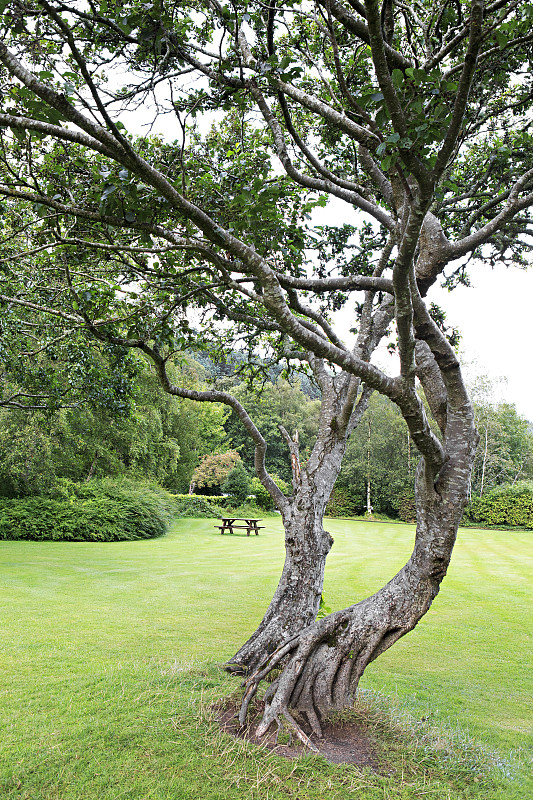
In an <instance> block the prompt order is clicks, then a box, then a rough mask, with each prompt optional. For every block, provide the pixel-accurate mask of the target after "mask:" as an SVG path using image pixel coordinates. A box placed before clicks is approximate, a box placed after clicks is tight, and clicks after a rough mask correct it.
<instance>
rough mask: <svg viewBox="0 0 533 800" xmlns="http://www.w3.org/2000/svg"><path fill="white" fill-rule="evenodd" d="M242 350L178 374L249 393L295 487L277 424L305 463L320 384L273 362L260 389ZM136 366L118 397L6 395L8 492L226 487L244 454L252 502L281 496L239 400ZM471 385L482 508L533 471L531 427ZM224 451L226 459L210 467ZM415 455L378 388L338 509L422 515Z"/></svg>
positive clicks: (474, 493)
mask: <svg viewBox="0 0 533 800" xmlns="http://www.w3.org/2000/svg"><path fill="white" fill-rule="evenodd" d="M242 361H243V359H242V356H241V357H240V358H237V359H236V360H234V361H233V363H232V362H231V361H229V363H228V362H226V363H224V364H217V363H215V362H213V361H212V360H210V359H209V358H208V357H206V355H205V354H202V353H189V354H187V355H185V356H184V358H183V363H182V365H181V367H180V368H179V369H180V372H181V375H180V379H181V380H182V381H183V382H184V383H186V385H188V387H189V388H202V387H204V388H207V387H208V386H209V385H210V384H211V383H213V381H217V382H218V383H219V384H220V385H222V386H224V388H226V389H228V390H231V392H232V393H233V394H234V395H235V396H236V397H238V398H239V399H240V400H241V402H242V403H243V404H244V405H245V406H246V408H247V409H249V411H250V413H251V414H252V416H253V418H254V420H255V421H256V423H257V425H258V426H259V428H260V429H261V430H262V432H263V434H264V435H265V437H266V439H267V440H268V443H269V446H268V451H267V456H266V463H267V466H268V469H269V471H270V472H271V473H273V474H274V475H276V476H277V477H278V478H279V479H280V480H281V481H283V482H284V484H285V486H286V487H287V488H288V486H289V485H290V481H291V465H290V454H289V450H288V448H287V444H286V442H285V440H284V438H283V435H282V434H281V432H280V430H279V426H280V425H282V426H283V427H284V428H285V429H286V430H288V431H290V432H295V431H298V436H299V442H300V453H301V459H302V462H303V463H305V461H306V459H307V458H308V456H309V452H310V450H311V447H312V443H313V441H314V438H315V437H316V434H317V430H318V421H319V410H320V401H319V397H320V388H319V387H318V386H317V385H316V383H315V382H313V381H312V380H310V379H309V377H308V376H307V375H305V374H302V375H301V376H296V377H295V378H293V379H292V380H291V381H289V380H287V378H284V377H283V376H282V375H281V370H280V369H279V368H278V369H270V370H266V372H265V376H264V378H263V382H262V383H261V385H260V388H259V389H258V388H255V387H252V386H251V385H250V383H249V381H246V379H245V378H243V377H240V376H239V364H242ZM41 368H43V369H44V366H43V365H41ZM134 372H135V383H134V384H133V383H132V384H131V385H130V386H129V387H128V391H127V393H126V392H125V394H124V395H123V400H124V402H123V406H122V407H120V408H117V406H116V404H110V402H109V397H107V396H104V398H105V399H104V401H102V400H101V398H100V399H98V400H95V399H93V400H92V402H91V401H88V400H87V399H86V398H83V400H81V399H79V400H78V401H77V402H75V403H73V404H72V405H71V407H66V408H58V409H55V410H54V409H53V407H52V408H48V409H47V408H46V406H45V405H43V406H42V408H39V409H34V408H31V407H30V408H24V407H23V406H22V403H21V404H20V405H21V407H16V400H11V402H10V405H9V406H8V407H3V408H2V407H1V406H0V497H1V496H4V497H28V496H36V495H50V494H52V495H53V494H54V492H56V490H57V486H58V485H61V483H62V482H64V480H65V479H66V480H67V481H72V482H75V483H76V482H79V483H83V482H88V481H90V480H91V479H92V478H95V479H98V478H116V477H127V478H131V479H132V480H144V481H153V482H155V483H158V484H160V485H161V486H162V487H164V488H165V489H167V490H168V491H169V492H171V493H173V494H181V495H182V494H187V493H189V492H190V491H191V489H192V491H193V493H194V494H199V495H208V496H209V495H211V496H218V497H220V496H221V495H222V494H223V489H222V487H223V485H224V482H225V481H226V479H227V478H228V475H229V473H230V471H231V469H233V468H234V467H235V465H236V464H237V463H240V464H242V466H244V469H245V473H246V478H247V484H246V485H247V487H248V496H249V498H250V499H249V501H248V502H249V503H250V502H252V503H253V502H254V498H260V500H259V505H260V506H263V507H265V508H272V507H273V506H272V504H271V501H270V498H268V495H267V494H266V493H264V490H263V492H262V487H261V484H260V483H259V482H258V481H257V478H256V477H255V472H254V452H253V446H252V444H251V442H250V440H249V437H248V436H246V434H245V431H244V430H243V428H242V426H241V424H240V421H239V419H238V418H237V416H236V414H235V413H234V412H233V411H231V410H229V409H227V408H225V407H224V406H223V405H220V404H202V405H198V404H195V403H193V402H192V401H190V400H186V399H181V398H178V397H172V396H171V395H168V394H164V393H162V392H161V391H160V389H159V385H158V381H157V377H156V376H155V375H154V372H153V370H152V369H151V368H150V365H149V364H148V362H147V361H146V360H144V359H142V358H138V359H137V361H136V364H135V367H134ZM7 377H8V376H7V375H6V374H4V381H5V382H4V389H5V390H6V387H7V386H8V385H9V386H10V392H11V394H10V397H13V396H15V395H16V394H17V390H16V384H15V381H14V377H13V376H10V378H11V380H10V382H8V381H7V380H6V378H7ZM472 394H473V396H474V407H475V412H476V420H477V423H476V424H477V428H478V431H479V432H480V435H481V442H480V445H479V448H478V451H477V454H476V457H475V460H474V465H473V471H472V483H471V502H473V503H474V508H476V507H477V508H479V507H480V506H479V502H478V500H479V499H480V498H482V497H483V496H485V497H486V496H487V494H488V493H490V491H491V490H493V489H497V488H498V489H500V490H501V489H502V488H503V489H506V488H511V487H513V486H516V485H517V484H518V485H520V484H523V482H527V481H531V480H532V479H533V429H532V425H531V423H530V422H528V421H527V420H526V419H524V418H523V417H521V416H520V415H519V414H518V413H517V411H516V409H515V407H514V406H513V405H512V404H511V403H505V402H501V401H500V402H498V401H497V400H496V399H495V391H494V386H492V385H491V383H490V381H489V380H488V379H487V378H479V379H477V381H475V383H474V384H473V386H472ZM232 453H233V454H236V456H235V457H234V458H233V459H232V458H231V454H232ZM228 454H230V458H229V460H228V459H227V458H225V456H227V455H228ZM221 458H222V461H221V466H220V468H218V469H216V468H215V469H214V471H213V473H212V474H211V475H208V474H207V473H208V472H209V469H210V466H211V465H212V464H215V465H216V463H217V459H218V460H220V459H221ZM238 460H240V461H238ZM416 464H417V453H416V448H415V447H414V445H413V442H412V440H411V438H410V435H409V431H408V429H407V426H406V424H405V421H404V420H403V418H402V416H401V414H400V413H399V411H398V409H397V408H396V407H395V406H394V405H393V404H392V403H391V402H390V401H388V400H387V399H386V398H383V397H380V396H379V395H374V396H373V397H372V399H371V400H370V403H369V407H368V409H367V411H366V413H365V416H364V418H363V422H362V424H361V425H359V426H358V428H357V429H356V430H355V431H354V433H353V434H352V437H351V438H350V441H349V444H348V447H347V450H346V455H345V457H344V460H343V464H342V467H341V470H340V474H339V476H338V478H337V481H336V484H335V488H334V490H333V493H332V497H331V499H330V502H329V505H328V510H327V513H328V515H330V516H345V517H351V516H358V515H363V514H366V515H369V514H370V515H372V514H373V515H374V516H376V515H378V516H381V517H383V518H391V519H398V518H399V519H402V520H404V521H413V520H414V518H415V510H414V495H413V480H414V472H415V469H416ZM202 476H203V480H202ZM528 491H531V490H530V489H529V488H528ZM252 495H253V497H252ZM476 503H477V506H476ZM468 513H469V512H468V511H467V519H468Z"/></svg>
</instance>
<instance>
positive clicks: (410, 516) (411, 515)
mask: <svg viewBox="0 0 533 800" xmlns="http://www.w3.org/2000/svg"><path fill="white" fill-rule="evenodd" d="M398 516H399V518H400V519H401V520H402V521H403V522H416V501H415V496H414V493H413V492H411V491H407V492H404V494H402V496H401V497H400V502H399V505H398Z"/></svg>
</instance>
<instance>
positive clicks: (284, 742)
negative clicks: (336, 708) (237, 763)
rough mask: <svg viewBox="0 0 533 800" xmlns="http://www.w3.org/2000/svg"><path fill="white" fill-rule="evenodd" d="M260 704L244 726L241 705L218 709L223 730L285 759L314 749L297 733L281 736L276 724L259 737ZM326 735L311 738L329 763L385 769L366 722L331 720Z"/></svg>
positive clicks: (373, 769)
mask: <svg viewBox="0 0 533 800" xmlns="http://www.w3.org/2000/svg"><path fill="white" fill-rule="evenodd" d="M261 705H262V704H258V705H257V707H256V709H255V711H256V713H255V714H254V715H253V717H252V719H251V720H250V721H249V724H248V725H246V726H244V727H241V726H240V724H239V720H238V719H237V714H238V708H237V707H236V706H235V705H227V704H226V705H224V706H220V707H218V708H216V709H215V711H216V714H217V719H218V721H219V723H220V727H221V729H222V730H223V731H225V732H226V733H229V734H230V735H231V736H234V737H235V738H237V739H245V740H246V741H249V742H253V744H256V745H258V746H260V747H264V748H265V749H267V750H270V752H272V753H274V754H275V755H278V756H282V757H283V758H289V759H290V758H298V757H299V756H302V755H304V754H306V753H312V752H313V751H312V750H310V749H309V748H307V747H305V746H304V745H303V744H302V743H301V742H300V741H299V740H298V739H297V737H296V735H295V734H290V733H289V732H288V731H287V730H286V729H283V731H282V732H281V733H280V735H279V736H278V731H277V730H276V726H275V725H271V726H270V729H269V730H268V731H267V733H266V734H265V735H264V736H262V737H261V738H259V737H258V736H257V726H258V724H259V722H260V719H261V710H262V709H261ZM306 733H308V731H306ZM323 734H324V737H323V738H322V739H318V738H317V737H316V736H314V735H310V739H311V741H312V742H313V744H314V745H315V747H316V748H317V749H318V753H319V755H321V756H322V757H323V758H325V759H326V760H327V761H329V762H330V763H332V764H353V765H355V766H357V767H361V768H363V767H367V768H369V769H371V770H372V771H374V772H378V771H382V766H383V765H382V759H380V758H379V756H378V747H377V744H376V741H375V739H373V737H372V736H371V735H370V734H369V733H368V731H367V730H366V729H365V726H364V725H362V724H360V723H357V722H344V721H339V722H335V721H329V722H325V723H324V725H323ZM380 767H381V769H380Z"/></svg>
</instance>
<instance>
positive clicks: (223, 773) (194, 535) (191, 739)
mask: <svg viewBox="0 0 533 800" xmlns="http://www.w3.org/2000/svg"><path fill="white" fill-rule="evenodd" d="M214 522H215V521H214V520H180V521H179V522H177V523H176V525H175V527H174V529H173V531H172V532H171V533H170V534H169V535H168V536H166V537H163V538H161V539H156V540H152V541H139V542H126V543H111V544H84V543H55V542H45V543H34V542H2V543H0V578H1V580H0V620H1V628H0V726H1V727H0V731H1V735H0V798H2V800H4V798H6V799H7V798H9V800H12V799H13V798H17V800H19V799H20V800H41V799H42V800H44V799H45V798H46V800H52V799H53V800H107V799H108V798H109V799H111V798H112V799H113V800H115V798H126V799H129V798H131V800H163V799H164V798H165V799H166V798H168V800H171V798H172V800H182V798H183V800H185V798H186V799H187V800H189V799H191V800H192V799H193V798H201V799H202V800H203V798H206V800H218V799H219V798H220V800H223V799H225V798H227V799H228V800H240V798H247V799H249V800H252V798H262V800H278V799H281V798H292V799H293V800H315V798H316V800H319V799H320V800H322V798H324V797H326V796H327V797H328V798H334V799H335V800H336V799H337V798H338V799H339V800H340V799H341V798H352V797H353V798H361V799H362V800H374V798H376V800H377V799H378V798H380V800H382V799H383V798H391V800H392V798H395V799H396V798H402V799H403V798H406V799H407V798H413V799H414V798H420V799H422V798H426V797H431V798H434V800H454V799H455V798H463V797H464V798H467V797H472V798H473V797H476V798H483V800H489V799H490V800H492V798H517V800H518V798H521V800H522V798H525V797H527V796H529V791H531V789H533V784H532V783H531V782H528V779H527V775H528V769H530V766H529V768H528V762H527V759H528V748H529V756H530V755H531V750H530V748H531V720H532V717H533V709H532V705H531V698H532V695H533V681H532V673H531V638H532V623H531V611H530V604H531V595H532V592H531V584H530V576H531V572H532V570H531V567H532V562H533V534H531V533H527V532H516V533H515V532H497V531H490V532H487V531H478V530H472V529H469V530H463V531H461V532H460V538H459V542H458V545H457V549H456V552H455V554H454V559H453V562H452V565H451V568H450V570H449V573H448V576H447V578H446V579H445V581H444V584H443V588H442V591H441V594H440V595H439V596H438V598H437V599H436V600H435V602H434V604H433V607H432V608H431V610H430V612H429V613H428V614H427V616H426V617H425V618H424V620H423V621H422V622H421V623H420V625H419V626H418V628H417V629H416V630H415V631H414V632H413V633H411V634H410V635H409V636H407V637H405V638H404V639H403V640H401V641H400V642H399V643H398V644H397V645H395V646H394V647H393V648H392V649H391V650H390V651H389V652H388V653H386V654H384V655H383V656H382V657H381V658H380V659H379V660H378V661H377V662H375V663H374V664H372V665H371V666H370V667H369V669H368V671H367V673H366V674H365V676H364V679H363V683H362V685H363V686H364V687H366V688H369V689H373V690H375V691H378V692H380V693H382V694H384V695H386V696H387V697H389V696H390V698H391V700H390V702H391V704H392V705H393V706H394V707H395V708H397V709H398V710H399V713H400V712H403V711H404V710H407V711H409V713H410V714H411V715H412V716H413V719H414V720H415V721H416V720H417V719H428V718H429V721H428V722H426V725H427V724H432V725H436V726H437V727H438V728H442V730H443V731H444V732H446V733H447V735H449V736H451V735H456V736H457V731H460V732H461V733H462V732H466V733H467V734H469V735H471V736H473V737H474V739H475V740H476V741H477V742H479V743H480V744H482V745H483V746H484V747H485V748H487V749H488V750H490V751H497V752H498V753H499V754H500V755H501V756H502V758H503V759H504V768H505V770H507V765H509V770H510V774H511V775H512V776H513V777H512V779H511V781H510V783H508V782H507V781H506V782H505V785H502V786H499V785H497V784H498V781H496V783H494V782H493V780H492V778H491V780H490V781H489V780H488V778H487V779H485V777H483V776H481V777H476V778H475V779H474V778H473V777H472V776H470V777H469V776H466V777H464V776H463V778H460V777H459V776H455V777H454V775H452V773H451V772H450V770H449V769H448V768H447V767H446V765H444V767H443V769H444V771H443V772H442V773H441V772H439V769H440V768H439V767H437V768H434V769H433V768H428V770H427V771H424V769H421V771H420V772H419V774H414V773H409V771H408V770H407V772H406V775H405V776H404V777H403V778H402V776H401V774H398V773H395V774H394V775H393V774H391V775H388V776H387V775H385V776H382V777H375V776H372V775H369V774H367V773H365V774H363V773H361V772H360V771H359V770H357V769H355V768H353V767H349V766H340V767H333V766H330V765H328V764H326V763H325V762H323V761H322V760H321V759H315V758H311V757H305V758H303V759H300V760H298V761H297V762H287V761H285V760H282V759H279V758H276V757H274V756H271V755H270V754H268V753H265V752H264V751H261V750H259V751H257V750H256V749H255V748H254V747H253V746H252V745H249V744H246V743H241V742H234V741H233V740H232V739H230V738H229V737H226V736H225V735H223V734H220V733H219V732H218V728H217V726H216V724H215V723H214V722H213V719H212V715H211V713H210V711H209V707H210V705H211V704H212V702H213V701H214V699H216V698H217V697H221V696H223V695H224V694H225V693H227V692H229V691H231V690H232V688H233V687H234V685H235V682H234V679H231V678H229V677H227V676H226V675H225V674H224V673H222V672H221V671H219V670H218V669H217V668H216V664H217V663H220V662H222V661H223V660H224V659H226V658H228V657H229V656H231V655H232V654H233V652H234V651H235V650H236V649H237V648H238V646H239V644H240V643H242V642H243V641H244V640H245V638H246V637H247V635H249V634H250V633H251V632H252V631H253V630H254V627H255V626H256V624H257V623H258V622H259V620H260V619H261V615H262V612H263V611H264V609H265V607H266V605H267V603H268V600H269V598H270V596H271V594H272V591H273V589H274V587H275V584H276V580H277V577H278V576H279V573H280V569H281V565H282V559H283V548H282V533H281V525H280V521H279V519H276V518H271V519H268V520H267V522H266V525H267V527H266V530H265V531H263V532H262V535H261V536H259V537H255V536H254V537H249V538H247V537H246V536H233V537H231V536H224V537H221V536H219V535H218V532H217V531H215V529H214V527H213V523H214ZM326 527H327V528H328V529H329V530H330V531H331V533H332V534H333V536H334V538H335V546H334V548H333V550H332V552H331V554H330V557H329V559H328V567H327V573H326V583H325V590H324V593H325V598H326V602H327V604H328V605H329V606H331V607H332V608H338V607H341V606H344V605H346V604H348V603H351V602H354V601H355V600H357V599H360V598H362V597H363V596H365V595H367V594H369V593H371V592H372V591H374V590H375V589H377V588H379V586H381V585H382V583H383V581H385V580H386V579H387V578H388V577H390V576H391V575H392V574H393V572H394V571H395V570H396V569H397V568H398V567H400V566H401V565H402V563H403V562H404V560H405V558H406V557H407V555H408V553H409V551H410V547H411V545H412V539H413V530H414V529H413V527H412V526H408V525H389V524H376V523H374V524H372V523H365V522H347V521H343V520H329V521H328V525H327V526H326ZM459 738H460V737H459ZM444 760H445V759H444ZM422 762H423V759H422V760H421V763H422ZM446 770H448V771H446ZM452 772H453V769H452ZM407 773H409V774H407ZM450 776H451V777H450ZM487 781H488V782H487Z"/></svg>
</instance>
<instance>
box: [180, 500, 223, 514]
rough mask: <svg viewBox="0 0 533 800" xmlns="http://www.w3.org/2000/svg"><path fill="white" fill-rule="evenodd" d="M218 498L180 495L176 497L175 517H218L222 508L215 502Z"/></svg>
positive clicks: (221, 512)
mask: <svg viewBox="0 0 533 800" xmlns="http://www.w3.org/2000/svg"><path fill="white" fill-rule="evenodd" d="M217 500H219V498H218V497H217V498H207V497H199V496H198V495H181V496H178V497H177V498H176V501H177V502H176V506H175V509H176V516H177V517H220V516H222V515H223V513H224V512H223V510H222V508H221V506H220V504H217V502H216V501H217Z"/></svg>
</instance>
